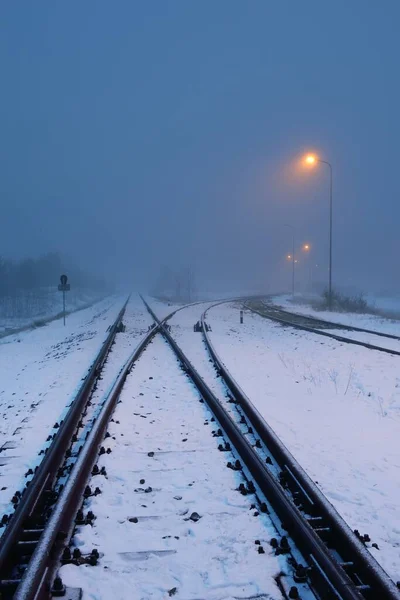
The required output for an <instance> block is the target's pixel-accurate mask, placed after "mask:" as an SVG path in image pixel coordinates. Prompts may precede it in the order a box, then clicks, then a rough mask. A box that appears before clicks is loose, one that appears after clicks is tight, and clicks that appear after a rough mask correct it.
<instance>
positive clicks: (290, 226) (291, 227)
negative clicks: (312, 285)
mask: <svg viewBox="0 0 400 600" xmlns="http://www.w3.org/2000/svg"><path fill="white" fill-rule="evenodd" d="M285 227H289V228H290V229H291V230H292V298H294V227H293V225H288V224H287V223H286V224H285Z"/></svg>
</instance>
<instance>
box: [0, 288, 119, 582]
mask: <svg viewBox="0 0 400 600" xmlns="http://www.w3.org/2000/svg"><path fill="white" fill-rule="evenodd" d="M128 301H129V297H128V299H127V300H126V302H125V304H124V305H123V307H122V309H121V310H120V312H119V313H118V316H117V318H116V320H115V321H114V324H113V325H112V327H111V329H110V332H109V334H108V336H107V338H106V340H105V341H104V343H103V345H102V347H101V349H100V351H99V353H98V355H97V357H96V358H95V360H94V362H93V364H92V366H91V367H90V369H89V371H88V373H87V375H86V377H85V379H84V382H83V383H82V385H81V387H80V389H79V391H78V393H77V395H76V396H75V398H74V400H73V401H72V403H71V405H70V408H69V410H68V412H67V415H66V416H65V418H64V421H63V422H62V423H61V425H60V427H59V429H58V430H57V433H56V434H55V437H54V439H53V441H52V443H51V445H50V446H49V448H48V451H47V452H46V454H45V455H44V457H43V460H42V461H41V463H40V464H39V466H38V469H37V471H36V473H35V475H34V477H33V478H32V480H31V481H30V482H29V485H28V486H27V487H26V488H25V489H24V492H23V494H22V497H21V501H20V503H19V504H18V506H17V508H16V509H15V512H14V513H13V515H12V517H11V519H10V520H9V522H8V524H7V526H6V528H5V530H4V532H3V535H2V536H1V538H0V572H2V569H3V568H4V567H5V565H6V564H7V562H8V559H9V556H10V552H11V550H12V548H13V546H14V545H15V544H16V543H17V541H18V539H19V536H20V534H21V531H22V529H23V525H24V521H26V519H27V517H28V516H29V515H30V514H31V513H32V511H33V510H34V507H35V505H36V504H37V501H38V498H39V497H40V496H41V495H42V493H43V491H44V490H45V489H49V488H50V486H51V482H52V481H53V479H54V476H55V474H56V473H57V470H58V468H59V466H60V465H61V464H62V462H63V460H64V457H65V452H66V450H67V448H68V446H69V443H70V440H71V437H72V435H73V433H74V431H75V429H76V427H77V424H78V422H79V420H80V416H81V413H82V410H83V407H84V406H85V404H86V402H87V400H88V398H89V396H90V394H91V392H92V389H93V386H94V384H95V382H96V380H97V376H98V374H99V372H100V370H101V368H102V365H103V364H104V362H105V360H106V358H107V356H108V353H109V351H110V349H111V346H112V344H113V342H114V340H115V336H116V333H117V329H118V328H119V326H120V324H121V322H122V318H123V316H124V313H125V309H126V305H127V303H128Z"/></svg>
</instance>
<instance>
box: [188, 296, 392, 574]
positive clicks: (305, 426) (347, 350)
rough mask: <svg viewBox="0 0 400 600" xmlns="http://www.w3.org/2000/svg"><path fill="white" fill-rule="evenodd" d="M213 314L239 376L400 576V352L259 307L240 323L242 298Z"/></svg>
mask: <svg viewBox="0 0 400 600" xmlns="http://www.w3.org/2000/svg"><path fill="white" fill-rule="evenodd" d="M190 310H192V309H190ZM199 312H200V311H199ZM180 314H181V315H183V312H182V313H180ZM177 317H178V315H177ZM192 320H193V319H192ZM208 322H209V323H210V324H211V326H212V333H211V334H210V335H211V339H212V341H213V343H214V345H215V347H216V350H217V352H219V354H220V356H221V357H222V359H223V361H224V362H225V364H226V365H227V367H228V368H229V369H230V371H231V372H232V373H233V374H234V376H235V378H236V380H237V381H238V383H239V384H240V385H241V387H242V388H243V389H244V391H245V392H246V393H247V394H248V396H249V397H250V399H251V400H252V401H253V403H254V404H255V405H256V407H257V408H258V410H259V411H260V412H261V413H262V414H263V416H264V418H265V419H266V421H267V422H268V423H269V424H270V425H271V426H272V427H273V428H274V429H275V431H276V433H277V434H278V435H279V436H280V437H281V439H282V440H283V442H284V443H285V444H286V445H287V446H288V448H289V450H290V451H291V452H292V453H293V454H294V456H295V457H296V458H297V460H298V461H299V462H300V464H301V465H302V466H303V467H304V468H305V469H306V470H307V472H308V473H309V475H310V476H311V477H312V478H313V479H314V480H315V481H317V482H318V484H319V486H320V488H321V489H322V491H323V492H324V493H325V495H326V496H327V498H328V499H329V500H330V501H331V502H332V504H333V505H334V506H335V507H336V509H337V510H338V511H339V513H340V514H341V515H342V516H343V518H344V519H345V520H346V521H347V522H348V523H349V525H350V526H351V527H352V528H353V529H359V530H360V532H361V533H368V534H369V535H370V537H371V542H372V543H374V542H375V543H377V544H378V547H379V550H377V549H374V548H371V551H372V552H373V554H374V556H375V557H376V559H377V560H378V561H379V562H380V563H381V564H382V566H383V567H384V568H385V569H386V570H387V572H388V573H389V574H390V575H391V577H392V578H393V579H394V580H396V581H397V580H398V579H399V572H400V553H399V548H400V515H399V510H398V500H399V498H400V447H399V444H398V431H399V424H400V369H399V366H400V363H399V360H400V359H399V357H397V356H391V355H387V354H383V353H380V352H376V351H371V350H367V349H365V348H362V347H356V346H350V345H346V344H341V343H339V342H336V341H335V340H330V339H327V338H321V337H320V336H317V335H314V334H311V333H307V332H303V331H298V330H292V329H289V328H284V327H282V326H280V325H278V324H275V323H272V322H271V321H269V320H267V319H263V318H262V317H259V316H257V315H255V314H253V313H250V312H246V313H245V322H244V324H243V325H240V324H239V306H234V305H232V304H231V305H221V306H218V307H215V308H212V309H211V310H210V311H209V313H208ZM192 335H195V334H192ZM186 350H188V346H187V344H186ZM195 364H196V363H195ZM369 546H371V544H369Z"/></svg>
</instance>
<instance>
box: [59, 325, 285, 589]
mask: <svg viewBox="0 0 400 600" xmlns="http://www.w3.org/2000/svg"><path fill="white" fill-rule="evenodd" d="M120 400H121V401H120V402H119V403H118V406H117V408H116V411H115V413H114V415H113V420H112V422H111V423H110V427H109V431H110V433H111V437H109V438H107V440H106V444H105V445H107V446H108V447H109V448H111V450H112V452H111V454H103V455H102V456H101V457H100V458H99V463H98V465H99V467H102V466H104V467H105V468H106V471H107V477H103V476H96V477H95V478H93V480H92V486H99V487H100V489H101V490H102V493H101V495H98V496H94V497H91V498H90V499H89V500H88V501H87V502H86V503H85V504H86V509H87V510H92V511H93V512H94V514H95V515H96V520H95V521H94V524H93V526H90V525H87V526H82V527H79V528H78V531H77V534H76V535H75V537H74V540H73V541H74V544H75V545H76V546H77V547H79V548H80V550H81V551H82V552H83V553H85V552H90V551H91V550H92V548H97V549H98V550H99V552H100V553H101V555H102V554H103V553H104V555H103V556H101V562H100V564H99V566H98V567H95V568H93V567H90V566H79V567H78V566H74V565H66V566H64V567H62V569H61V571H60V575H61V577H62V579H63V581H64V583H65V584H66V585H68V586H71V587H80V588H82V589H83V591H84V595H83V597H84V599H85V600H86V599H89V598H90V599H92V600H103V599H104V600H106V599H107V600H108V599H110V598H113V599H116V600H119V599H121V600H125V599H127V598H137V599H143V600H147V599H148V598H154V599H160V600H161V599H165V598H168V597H172V596H175V595H176V596H177V597H178V598H183V599H185V600H195V599H199V598H202V599H207V600H222V599H225V600H228V599H233V598H259V599H260V600H261V599H264V600H267V599H268V598H269V599H273V598H277V599H278V598H281V593H280V592H279V591H278V588H277V586H276V584H275V581H274V577H275V576H277V575H278V573H279V572H280V571H281V569H282V567H283V565H284V561H283V560H282V558H280V557H276V556H275V555H273V554H272V551H271V547H270V546H269V540H270V538H271V537H273V535H274V531H273V530H271V528H270V525H269V523H268V519H267V517H266V516H265V515H258V516H254V514H253V513H254V510H252V509H251V502H252V497H251V496H242V495H241V494H240V493H239V492H238V491H237V490H236V488H237V487H238V485H239V483H240V481H241V478H240V475H239V474H238V473H235V472H234V471H232V470H231V469H227V468H226V461H227V456H228V459H229V454H228V455H227V453H225V452H218V450H217V446H218V444H219V443H220V439H221V438H215V437H213V436H212V430H213V423H212V422H210V417H211V414H210V413H209V411H208V409H207V408H206V406H205V405H204V404H202V403H200V402H199V396H198V394H197V392H196V390H195V389H194V387H193V385H192V384H191V383H190V381H189V380H188V378H187V377H186V375H185V374H184V373H183V371H182V370H181V369H180V367H179V365H178V363H177V361H176V359H175V357H174V355H173V353H172V351H171V350H170V348H169V347H168V345H167V344H166V342H165V341H164V340H163V339H162V338H161V336H157V337H156V338H155V340H154V341H153V342H152V343H151V344H150V346H149V347H148V348H147V349H146V350H145V352H144V354H143V355H142V356H141V358H140V359H139V361H138V362H137V363H136V365H135V367H134V369H133V370H132V372H131V374H130V375H129V376H128V379H127V382H126V384H125V386H124V389H123V392H122V394H121V398H120ZM256 540H258V541H259V542H260V545H261V546H263V548H264V550H265V553H261V554H260V553H259V552H258V548H259V545H257V544H255V541H256Z"/></svg>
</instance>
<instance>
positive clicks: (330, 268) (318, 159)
mask: <svg viewBox="0 0 400 600" xmlns="http://www.w3.org/2000/svg"><path fill="white" fill-rule="evenodd" d="M317 161H318V162H320V163H324V165H328V167H329V174H330V181H329V288H328V296H329V298H328V308H329V310H332V204H333V174H332V165H331V163H330V162H328V161H327V160H321V159H320V158H317Z"/></svg>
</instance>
